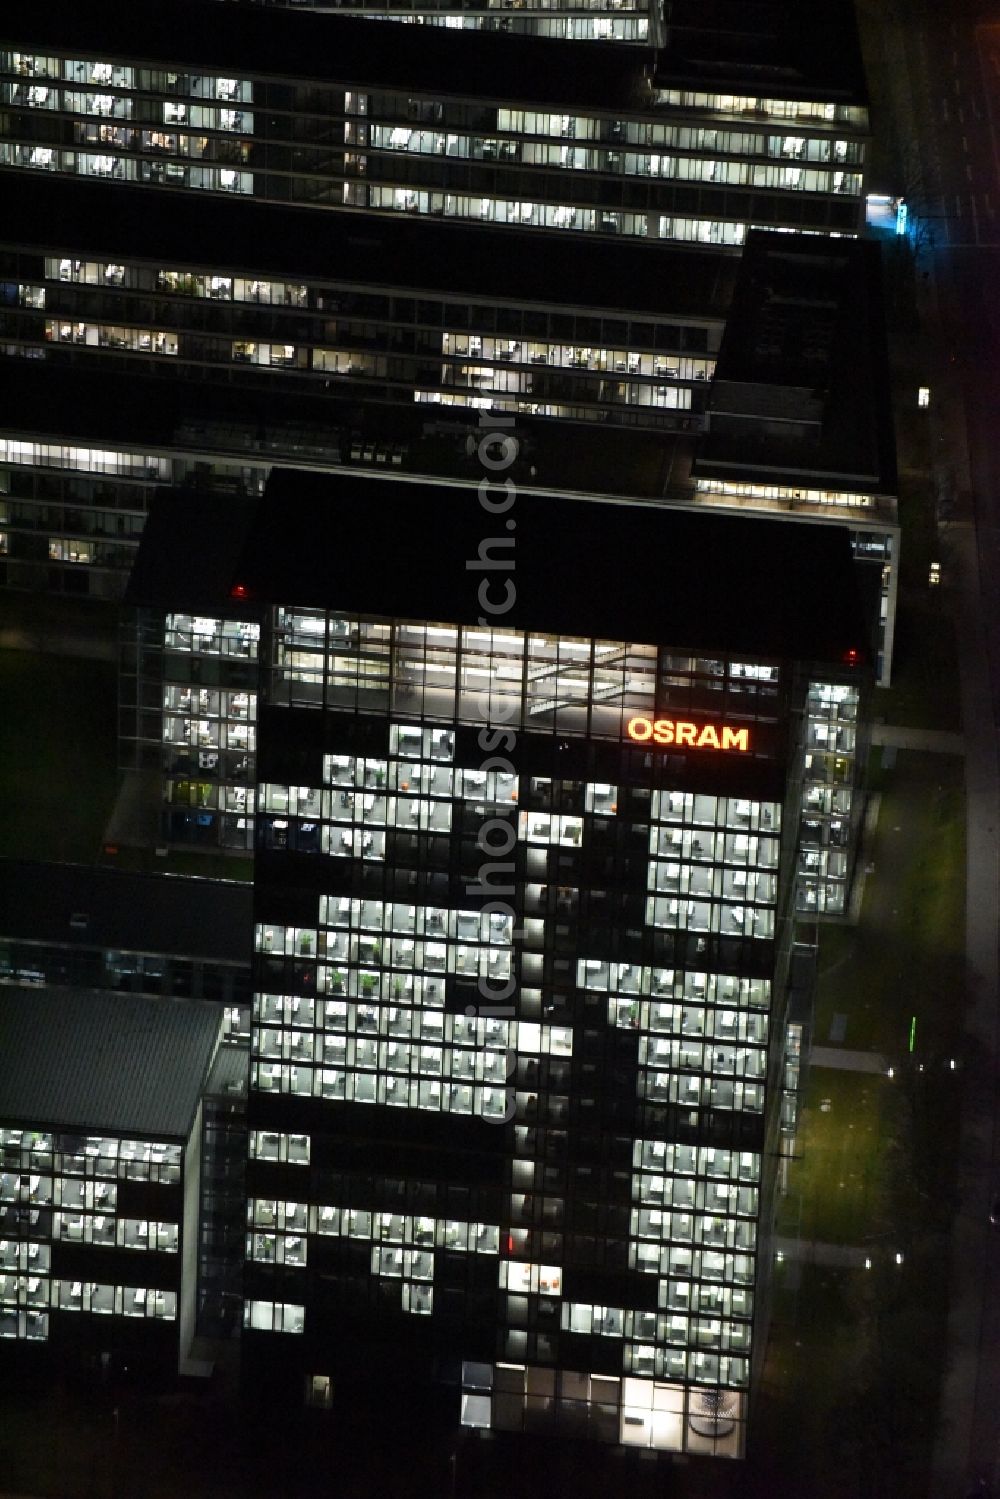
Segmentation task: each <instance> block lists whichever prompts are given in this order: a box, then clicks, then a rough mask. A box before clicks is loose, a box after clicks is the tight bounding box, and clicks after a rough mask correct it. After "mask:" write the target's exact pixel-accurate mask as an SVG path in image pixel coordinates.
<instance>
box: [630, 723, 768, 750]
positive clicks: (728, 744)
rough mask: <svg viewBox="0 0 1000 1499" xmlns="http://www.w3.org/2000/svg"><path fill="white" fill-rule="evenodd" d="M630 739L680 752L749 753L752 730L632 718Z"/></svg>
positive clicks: (722, 725) (713, 724)
mask: <svg viewBox="0 0 1000 1499" xmlns="http://www.w3.org/2000/svg"><path fill="white" fill-rule="evenodd" d="M628 737H629V738H630V739H633V740H635V742H636V744H650V743H652V744H673V745H677V746H678V747H679V748H681V749H713V750H736V751H738V752H739V753H740V754H742V755H748V754H749V753H750V730H749V729H731V728H730V727H729V725H728V724H722V723H692V722H690V721H689V720H688V719H685V718H630V719H629V721H628Z"/></svg>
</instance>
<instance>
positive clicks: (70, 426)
mask: <svg viewBox="0 0 1000 1499" xmlns="http://www.w3.org/2000/svg"><path fill="white" fill-rule="evenodd" d="M477 419H478V413H476V412H474V411H469V412H465V413H461V412H454V411H451V412H449V411H447V410H443V409H441V408H439V407H437V406H431V405H422V404H421V405H418V404H417V403H416V402H411V403H410V404H409V405H401V404H384V403H379V402H376V401H371V400H367V401H366V400H365V399H364V397H363V393H362V392H358V393H357V394H356V395H355V394H354V393H351V392H347V391H345V392H344V394H343V395H342V396H335V395H334V393H333V392H332V391H316V392H311V391H310V390H308V389H304V388H303V387H302V386H299V385H298V384H295V385H291V387H290V386H289V385H286V384H283V383H282V379H281V376H280V375H277V376H276V375H275V374H274V373H273V372H270V371H262V372H261V379H260V380H259V381H258V382H257V383H256V384H255V385H246V386H243V385H240V386H234V385H228V384H221V383H220V382H218V381H214V380H213V381H204V382H193V381H191V380H190V379H186V378H183V377H178V376H177V375H175V374H173V372H168V371H167V370H166V369H165V367H164V366H163V365H161V366H160V367H159V370H158V371H157V373H156V374H149V375H142V374H140V373H138V372H135V373H132V372H129V373H127V374H124V373H117V372H114V371H112V370H106V369H103V368H102V369H101V371H100V378H99V379H95V378H94V371H93V367H89V368H85V367H81V366H79V365H77V366H75V367H70V366H67V365H63V366H61V367H60V366H56V365H49V364H47V363H43V362H42V361H40V360H14V359H0V431H2V432H3V433H5V434H8V435H10V436H11V437H14V438H18V439H24V438H27V437H29V436H30V437H32V438H35V439H36V440H38V441H53V442H65V443H71V442H82V443H96V444H97V445H98V446H100V447H115V446H117V445H118V444H119V443H121V444H124V445H126V446H127V447H128V448H130V449H138V450H139V451H140V452H147V453H155V452H156V451H157V450H159V449H162V448H167V449H169V450H171V451H182V452H195V453H204V454H207V455H210V456H213V457H214V456H219V455H222V456H223V457H224V458H225V459H226V461H229V460H230V459H232V460H235V461H236V462H238V463H243V464H255V465H258V466H261V465H267V464H270V463H274V462H286V463H298V462H302V463H314V462H315V463H320V464H323V465H329V464H331V463H336V462H337V460H338V451H339V452H340V456H341V457H342V458H343V460H344V461H345V462H346V461H348V460H349V458H350V439H351V433H352V431H360V432H361V433H363V434H364V438H365V440H371V441H378V442H389V443H403V444H404V445H406V447H407V456H406V460H405V466H406V467H407V468H408V469H410V470H412V471H414V472H421V473H424V474H429V475H436V474H440V475H442V476H444V477H447V478H456V479H458V480H461V481H464V482H469V483H473V484H475V483H478V481H479V479H480V478H481V477H482V469H481V468H480V466H479V464H478V462H477V461H476V459H475V457H472V458H469V457H467V456H466V454H465V433H466V432H467V431H474V430H475V429H476V424H477ZM518 431H519V433H521V434H523V435H524V437H525V439H526V441H525V452H526V454H527V455H530V456H526V458H525V461H524V462H523V463H521V464H520V465H519V467H518V469H516V470H515V475H516V478H517V482H518V484H519V485H522V486H523V487H524V488H526V489H527V488H531V489H548V488H553V489H558V488H567V489H576V490H581V491H584V492H586V493H598V494H605V493H606V494H611V495H616V496H621V495H634V496H635V497H637V498H659V497H660V496H663V495H668V496H670V497H671V498H672V499H674V500H678V499H680V500H682V501H683V500H687V499H690V498H691V495H692V492H693V491H692V487H691V484H690V469H691V459H692V453H693V448H694V441H695V439H694V437H693V436H692V435H691V434H689V433H671V432H650V431H633V430H632V429H630V428H628V427H618V426H595V425H592V424H590V425H588V424H587V423H581V422H570V421H561V420H556V419H554V418H543V417H540V418H537V419H534V420H533V419H532V418H530V417H523V418H522V417H519V418H518ZM345 439H346V446H345V447H343V448H341V447H340V444H341V443H342V441H343V440H345ZM532 468H533V469H534V470H535V471H536V472H535V474H534V475H532V474H531V473H530V469H532ZM170 502H172V501H171V496H170V495H167V496H166V497H165V503H170ZM192 526H193V530H192V533H191V534H196V532H197V518H196V517H194V519H193V521H192ZM189 555H190V553H189ZM189 566H190V563H189Z"/></svg>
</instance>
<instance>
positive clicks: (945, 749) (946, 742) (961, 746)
mask: <svg viewBox="0 0 1000 1499" xmlns="http://www.w3.org/2000/svg"><path fill="white" fill-rule="evenodd" d="M872 744H879V745H883V746H885V747H887V748H888V747H891V748H892V749H901V750H929V751H930V753H931V754H933V755H964V754H965V736H964V735H963V734H950V733H949V732H948V731H947V729H905V728H903V726H902V725H901V724H888V723H876V724H873V725H872Z"/></svg>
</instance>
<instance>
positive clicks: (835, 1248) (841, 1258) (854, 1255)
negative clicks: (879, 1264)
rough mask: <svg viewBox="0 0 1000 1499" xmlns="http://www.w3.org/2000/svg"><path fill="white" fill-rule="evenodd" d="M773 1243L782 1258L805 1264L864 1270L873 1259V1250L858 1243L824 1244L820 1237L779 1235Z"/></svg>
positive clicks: (775, 1250)
mask: <svg viewBox="0 0 1000 1499" xmlns="http://www.w3.org/2000/svg"><path fill="white" fill-rule="evenodd" d="M771 1244H772V1247H773V1249H774V1252H775V1254H776V1255H779V1254H780V1255H781V1257H782V1259H786V1260H797V1261H798V1262H799V1264H803V1265H829V1266H832V1267H833V1268H835V1269H846V1270H863V1269H864V1267H865V1261H866V1260H869V1259H871V1250H870V1249H863V1248H860V1247H859V1246H858V1245H856V1244H824V1243H822V1242H821V1241H820V1240H818V1239H787V1238H783V1237H781V1236H777V1235H776V1236H775V1238H773V1239H772V1240H771Z"/></svg>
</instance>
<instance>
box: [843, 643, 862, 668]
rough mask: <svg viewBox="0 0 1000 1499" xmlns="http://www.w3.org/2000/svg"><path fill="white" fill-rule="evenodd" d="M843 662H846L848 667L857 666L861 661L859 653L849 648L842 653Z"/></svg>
mask: <svg viewBox="0 0 1000 1499" xmlns="http://www.w3.org/2000/svg"><path fill="white" fill-rule="evenodd" d="M844 660H845V661H846V663H847V665H848V666H857V664H858V662H859V661H860V660H861V652H860V651H859V650H857V649H856V648H855V647H854V646H853V645H852V646H849V647H848V649H847V650H846V651H845V652H844Z"/></svg>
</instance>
